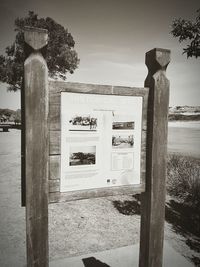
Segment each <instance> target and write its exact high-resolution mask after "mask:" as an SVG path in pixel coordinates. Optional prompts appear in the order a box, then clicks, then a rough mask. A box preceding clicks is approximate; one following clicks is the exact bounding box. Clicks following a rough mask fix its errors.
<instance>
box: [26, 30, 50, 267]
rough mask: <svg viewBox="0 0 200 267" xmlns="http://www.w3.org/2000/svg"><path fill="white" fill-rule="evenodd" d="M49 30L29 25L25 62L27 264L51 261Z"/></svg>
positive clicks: (45, 266) (33, 264)
mask: <svg viewBox="0 0 200 267" xmlns="http://www.w3.org/2000/svg"><path fill="white" fill-rule="evenodd" d="M47 37H48V35H47V31H46V30H43V29H36V28H26V29H25V33H24V38H25V49H26V54H27V53H28V54H29V56H28V58H27V59H26V61H25V63H24V98H25V99H24V100H25V126H26V130H25V166H26V169H25V176H26V244H27V266H28V267H30V266H34V267H36V266H37V267H41V266H42V267H47V266H49V263H48V260H49V255H48V155H49V153H48V152H49V139H48V69H47V65H46V61H45V59H44V58H43V55H42V50H44V47H45V46H46V45H47Z"/></svg>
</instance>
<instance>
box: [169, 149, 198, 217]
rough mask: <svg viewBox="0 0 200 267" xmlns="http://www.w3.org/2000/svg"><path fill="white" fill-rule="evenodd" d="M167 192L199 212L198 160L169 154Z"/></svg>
mask: <svg viewBox="0 0 200 267" xmlns="http://www.w3.org/2000/svg"><path fill="white" fill-rule="evenodd" d="M167 192H168V194H169V195H171V196H174V197H178V198H179V199H180V200H181V201H183V203H184V204H187V205H189V206H191V207H192V208H194V209H195V210H198V211H199V212H200V160H199V159H195V158H191V157H185V156H180V155H176V154H172V155H169V159H168V166H167Z"/></svg>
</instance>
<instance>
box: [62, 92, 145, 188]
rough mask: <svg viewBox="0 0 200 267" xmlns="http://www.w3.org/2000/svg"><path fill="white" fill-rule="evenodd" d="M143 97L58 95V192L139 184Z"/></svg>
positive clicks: (64, 93) (65, 93) (66, 93)
mask: <svg viewBox="0 0 200 267" xmlns="http://www.w3.org/2000/svg"><path fill="white" fill-rule="evenodd" d="M142 100H143V98H142V97H137V96H118V95H97V94H96V95H95V94H81V93H68V92H62V93H61V187H60V191H61V192H67V191H74V190H84V189H94V188H103V187H112V186H121V185H130V184H135V185H136V184H140V156H141V133H142V129H141V125H142Z"/></svg>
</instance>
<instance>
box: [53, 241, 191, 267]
mask: <svg viewBox="0 0 200 267" xmlns="http://www.w3.org/2000/svg"><path fill="white" fill-rule="evenodd" d="M138 264H139V245H138V244H137V245H132V246H126V247H121V248H117V249H112V250H106V251H103V252H97V253H92V254H87V255H82V256H78V257H72V258H65V259H60V260H56V261H52V262H50V267H122V266H123V267H137V266H138ZM192 266H194V265H193V264H191V263H190V262H189V261H188V260H186V259H185V258H184V257H183V256H181V255H180V254H179V253H177V252H176V251H175V250H174V249H173V248H172V247H171V246H170V245H169V244H168V243H167V242H165V244H164V262H163V267H192Z"/></svg>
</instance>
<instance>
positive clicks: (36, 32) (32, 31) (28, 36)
mask: <svg viewBox="0 0 200 267" xmlns="http://www.w3.org/2000/svg"><path fill="white" fill-rule="evenodd" d="M24 40H25V42H26V43H27V44H28V45H29V46H31V47H32V48H33V49H34V50H39V49H41V48H43V47H44V46H46V45H47V43H48V31H47V30H46V29H41V28H34V27H25V28H24Z"/></svg>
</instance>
